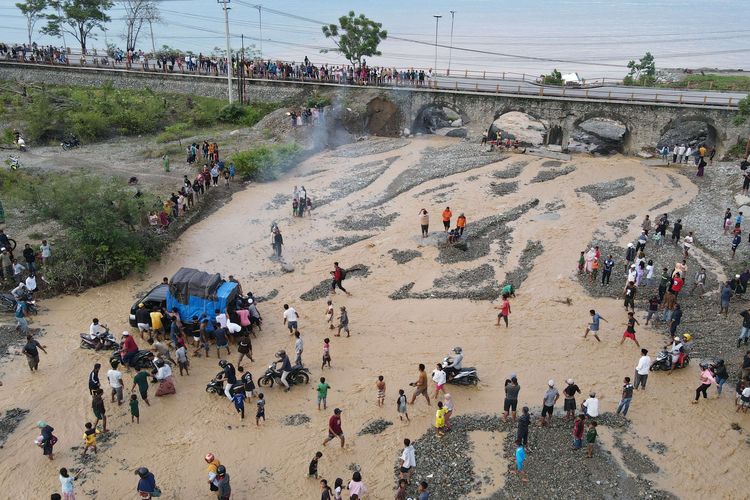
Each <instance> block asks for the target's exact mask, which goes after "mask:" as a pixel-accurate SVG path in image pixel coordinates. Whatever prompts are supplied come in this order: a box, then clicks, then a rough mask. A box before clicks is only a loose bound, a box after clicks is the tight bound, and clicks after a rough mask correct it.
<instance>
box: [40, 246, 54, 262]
mask: <svg viewBox="0 0 750 500" xmlns="http://www.w3.org/2000/svg"><path fill="white" fill-rule="evenodd" d="M39 250H40V251H41V252H42V264H44V265H47V264H48V263H49V259H50V258H51V257H52V249H51V248H50V244H49V243H47V240H42V244H41V245H40V246H39Z"/></svg>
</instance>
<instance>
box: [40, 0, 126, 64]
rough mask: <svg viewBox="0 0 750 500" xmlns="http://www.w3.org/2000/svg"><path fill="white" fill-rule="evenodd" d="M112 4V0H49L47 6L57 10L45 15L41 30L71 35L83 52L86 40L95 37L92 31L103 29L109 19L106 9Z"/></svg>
mask: <svg viewBox="0 0 750 500" xmlns="http://www.w3.org/2000/svg"><path fill="white" fill-rule="evenodd" d="M113 5H114V2H113V1H112V0H51V1H50V2H49V6H50V7H52V8H53V9H57V10H55V11H53V12H54V14H48V15H47V25H46V26H45V27H44V28H42V30H41V31H42V33H44V34H45V35H50V36H56V37H61V38H62V37H64V36H65V35H66V34H68V35H69V36H72V37H73V38H75V39H76V40H77V41H78V43H79V44H80V45H81V53H82V54H85V53H86V44H87V42H88V40H89V39H90V38H91V39H96V35H94V34H93V33H92V31H94V29H100V30H104V29H105V27H104V25H105V24H106V23H108V22H109V21H110V17H109V16H108V15H107V10H108V9H110V8H112V6H113ZM58 12H59V14H58Z"/></svg>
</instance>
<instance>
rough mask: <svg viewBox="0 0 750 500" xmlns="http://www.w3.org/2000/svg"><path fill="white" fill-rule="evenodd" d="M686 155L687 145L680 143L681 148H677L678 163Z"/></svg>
mask: <svg viewBox="0 0 750 500" xmlns="http://www.w3.org/2000/svg"><path fill="white" fill-rule="evenodd" d="M684 156H685V146H684V145H682V144H681V145H680V147H679V148H677V163H682V158H683V157H684Z"/></svg>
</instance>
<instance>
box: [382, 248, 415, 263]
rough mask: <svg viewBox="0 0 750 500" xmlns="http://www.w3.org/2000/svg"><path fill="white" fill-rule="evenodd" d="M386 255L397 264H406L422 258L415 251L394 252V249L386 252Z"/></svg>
mask: <svg viewBox="0 0 750 500" xmlns="http://www.w3.org/2000/svg"><path fill="white" fill-rule="evenodd" d="M388 253H389V254H391V257H393V260H395V261H396V262H397V263H398V264H406V263H407V262H409V261H412V260H414V259H416V258H417V257H421V256H422V252H418V251H417V250H396V249H395V248H393V249H391V250H388Z"/></svg>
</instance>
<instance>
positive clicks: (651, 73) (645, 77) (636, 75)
mask: <svg viewBox="0 0 750 500" xmlns="http://www.w3.org/2000/svg"><path fill="white" fill-rule="evenodd" d="M628 68H629V69H630V73H628V76H626V77H625V83H627V84H638V85H651V84H653V83H655V82H656V62H654V56H653V55H651V52H646V54H645V55H644V56H643V57H641V58H640V60H639V61H638V62H635V61H632V60H631V61H630V62H629V63H628Z"/></svg>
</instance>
